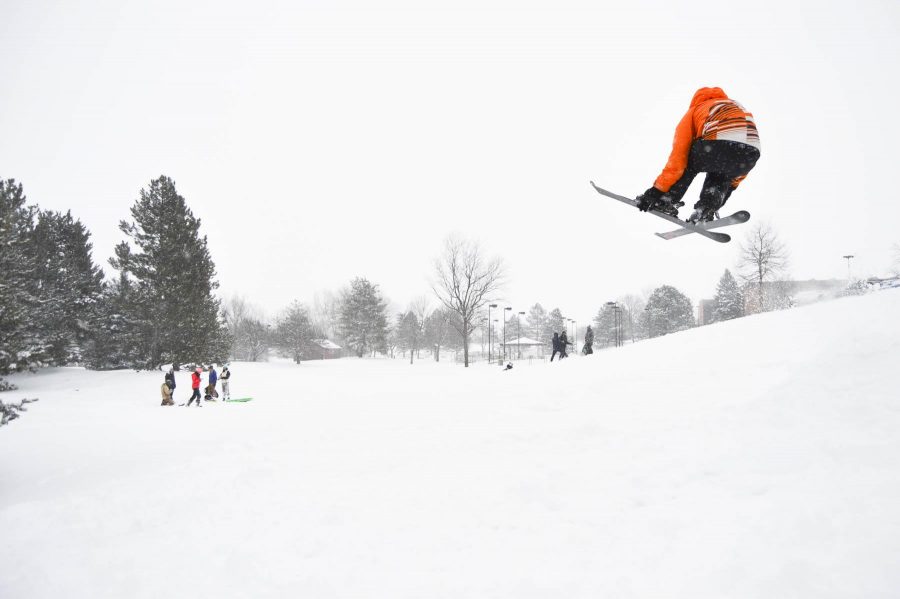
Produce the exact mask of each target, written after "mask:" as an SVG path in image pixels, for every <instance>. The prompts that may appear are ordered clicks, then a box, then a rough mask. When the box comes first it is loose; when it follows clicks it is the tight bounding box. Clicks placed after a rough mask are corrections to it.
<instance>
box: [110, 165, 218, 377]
mask: <svg viewBox="0 0 900 599" xmlns="http://www.w3.org/2000/svg"><path fill="white" fill-rule="evenodd" d="M131 216H132V218H133V219H134V221H133V222H131V223H128V222H126V221H122V222H121V223H120V225H119V228H120V229H121V230H122V232H123V233H124V234H125V235H126V236H127V237H128V240H129V241H130V242H131V243H130V244H129V242H128V241H123V242H122V243H120V244H119V245H118V246H116V251H115V253H116V256H115V258H113V259H111V260H110V264H112V266H113V267H114V268H116V269H118V270H120V271H121V272H122V273H124V274H125V275H126V276H127V278H128V280H129V281H130V285H131V286H132V292H133V293H132V294H131V298H130V301H128V302H126V303H125V304H124V305H123V306H122V308H123V309H124V310H125V314H123V320H122V322H123V324H124V325H125V326H126V327H128V328H129V337H132V338H134V339H136V341H137V343H138V345H137V347H136V350H137V351H136V356H137V357H136V363H135V364H133V366H135V367H144V368H153V367H156V366H158V365H160V364H164V363H169V362H173V363H175V364H184V363H196V362H221V361H222V360H224V359H225V358H226V357H227V356H228V354H229V352H230V338H229V335H228V331H227V329H226V328H225V326H224V323H223V321H222V319H221V317H220V314H219V300H218V299H217V298H216V297H215V296H214V295H213V291H214V290H215V289H216V288H217V287H218V283H217V282H216V281H215V275H216V271H215V265H214V264H213V261H212V257H211V256H210V253H209V249H208V248H207V244H206V237H205V236H204V237H202V238H201V237H200V219H198V218H196V217H194V215H193V213H192V212H191V211H190V209H189V208H188V207H187V203H186V202H185V200H184V198H183V197H181V196H180V195H178V192H177V191H176V190H175V183H174V182H173V181H172V180H171V179H170V178H168V177H166V176H161V177H159V178H158V179H155V180H153V181H151V182H150V186H149V188H148V189H142V190H141V195H140V199H138V201H137V202H136V203H135V204H134V206H132V208H131Z"/></svg>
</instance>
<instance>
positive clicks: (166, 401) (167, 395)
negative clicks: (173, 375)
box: [159, 375, 175, 406]
mask: <svg viewBox="0 0 900 599" xmlns="http://www.w3.org/2000/svg"><path fill="white" fill-rule="evenodd" d="M159 390H160V392H161V393H162V403H161V404H160V405H161V406H174V405H175V402H174V401H172V389H171V388H169V375H166V380H165V381H164V382H163V384H162V386H161V387H160V388H159Z"/></svg>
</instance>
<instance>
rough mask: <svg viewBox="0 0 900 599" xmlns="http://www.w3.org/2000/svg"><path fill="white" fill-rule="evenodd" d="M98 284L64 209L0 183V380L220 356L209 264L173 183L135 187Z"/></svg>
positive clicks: (83, 238)
mask: <svg viewBox="0 0 900 599" xmlns="http://www.w3.org/2000/svg"><path fill="white" fill-rule="evenodd" d="M130 212H131V219H132V220H130V221H125V220H123V221H121V223H120V225H119V228H120V230H121V231H122V233H123V235H124V237H125V239H124V240H123V241H122V242H121V243H120V244H119V245H118V246H116V248H115V255H114V256H113V257H112V258H111V259H110V265H111V266H112V267H113V268H114V269H115V271H116V276H114V277H113V278H112V279H111V280H105V279H104V275H103V271H102V270H101V268H100V267H99V266H98V265H97V264H96V263H95V262H94V260H93V257H92V249H93V248H92V244H91V241H90V232H89V231H88V230H87V228H86V227H85V226H84V224H82V223H81V221H79V220H78V219H77V218H75V217H74V216H73V215H72V214H71V212H66V213H65V214H63V213H60V212H55V211H49V210H41V209H40V208H39V207H38V206H34V205H27V204H26V196H25V193H24V190H23V187H22V184H21V183H17V182H16V181H15V180H13V179H9V180H3V181H0V290H2V293H0V376H2V375H7V374H10V373H12V372H18V371H22V370H29V369H31V370H33V369H35V368H38V367H41V366H49V365H63V364H82V365H85V366H88V367H90V368H96V369H107V368H135V369H144V368H156V367H158V366H160V365H162V364H168V363H175V364H176V365H180V364H188V363H203V362H217V361H222V360H224V359H225V358H226V357H227V356H228V353H229V351H230V346H231V340H230V337H229V332H228V329H227V328H226V327H225V324H224V321H223V320H222V318H221V316H220V307H219V301H218V299H217V298H216V297H215V295H214V291H215V289H216V288H217V286H218V284H217V283H216V281H215V276H216V272H215V265H214V264H213V261H212V258H211V256H210V253H209V250H208V248H207V243H206V237H205V236H204V237H201V235H200V220H199V219H198V218H196V217H194V215H193V214H192V213H191V211H190V209H189V208H188V207H187V204H186V202H185V200H184V198H183V197H181V196H180V195H179V194H178V193H177V191H176V189H175V184H174V182H173V181H172V180H171V179H169V178H168V177H165V176H161V177H159V178H158V179H155V180H153V181H151V182H150V185H149V186H148V187H147V188H146V189H143V190H141V191H140V196H139V198H138V200H137V201H136V202H135V204H134V205H133V206H132V207H131V211H130Z"/></svg>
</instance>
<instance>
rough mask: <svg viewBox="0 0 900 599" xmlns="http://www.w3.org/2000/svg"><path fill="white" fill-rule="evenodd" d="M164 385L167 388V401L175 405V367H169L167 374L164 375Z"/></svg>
mask: <svg viewBox="0 0 900 599" xmlns="http://www.w3.org/2000/svg"><path fill="white" fill-rule="evenodd" d="M166 385H168V386H169V399H170V400H171V401H172V403H173V404H174V403H175V367H174V366H169V372H167V373H166Z"/></svg>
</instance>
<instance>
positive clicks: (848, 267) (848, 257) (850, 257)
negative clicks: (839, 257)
mask: <svg viewBox="0 0 900 599" xmlns="http://www.w3.org/2000/svg"><path fill="white" fill-rule="evenodd" d="M853 258H855V256H853V255H847V256H844V259H845V260H847V285H849V284H850V281H852V280H853V278H852V277H851V276H850V261H851V260H853Z"/></svg>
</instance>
